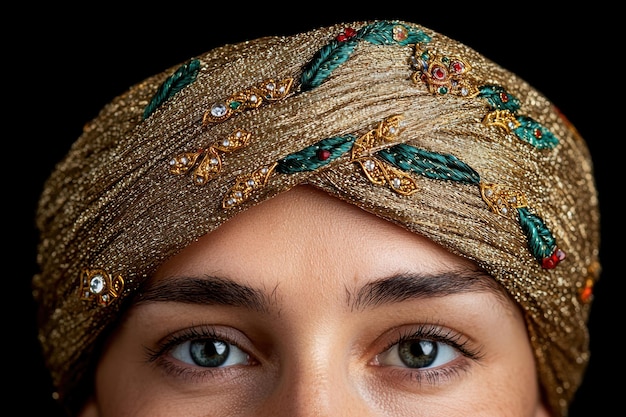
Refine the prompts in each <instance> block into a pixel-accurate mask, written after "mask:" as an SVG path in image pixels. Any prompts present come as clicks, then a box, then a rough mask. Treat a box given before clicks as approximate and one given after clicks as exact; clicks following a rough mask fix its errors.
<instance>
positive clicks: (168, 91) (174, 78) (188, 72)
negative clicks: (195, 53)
mask: <svg viewBox="0 0 626 417" xmlns="http://www.w3.org/2000/svg"><path fill="white" fill-rule="evenodd" d="M198 71H200V61H199V60H197V59H193V60H191V61H190V62H189V63H187V64H183V65H181V66H180V67H179V68H178V69H177V70H176V72H174V74H172V75H170V76H169V77H168V78H167V79H166V80H165V81H164V82H163V83H162V84H161V85H160V86H159V89H158V90H157V92H156V93H155V94H154V96H153V97H152V100H150V103H148V105H147V106H146V108H145V109H144V111H143V118H144V119H147V118H148V117H149V116H150V115H151V114H152V113H153V112H154V111H155V110H156V109H157V108H158V107H159V106H160V105H161V104H163V103H164V102H165V101H166V100H167V99H168V98H170V97H172V96H173V95H175V94H176V93H178V92H179V91H180V90H182V89H183V88H184V87H186V86H188V85H189V84H191V83H192V82H194V81H195V79H196V77H197V76H198Z"/></svg>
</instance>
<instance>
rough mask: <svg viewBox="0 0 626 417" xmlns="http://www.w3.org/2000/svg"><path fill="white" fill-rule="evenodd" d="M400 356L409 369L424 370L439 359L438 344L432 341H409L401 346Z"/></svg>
mask: <svg viewBox="0 0 626 417" xmlns="http://www.w3.org/2000/svg"><path fill="white" fill-rule="evenodd" d="M398 355H399V356H400V360H401V361H402V363H404V364H405V365H406V366H408V367H409V368H424V367H427V366H430V365H431V364H432V363H433V362H434V361H435V359H436V358H437V343H435V342H432V341H430V340H420V341H416V340H407V341H405V342H402V343H400V344H399V346H398Z"/></svg>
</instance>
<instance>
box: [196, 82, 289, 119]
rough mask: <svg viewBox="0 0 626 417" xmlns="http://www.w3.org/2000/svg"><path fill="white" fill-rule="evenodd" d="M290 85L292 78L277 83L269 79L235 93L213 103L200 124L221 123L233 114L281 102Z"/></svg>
mask: <svg viewBox="0 0 626 417" xmlns="http://www.w3.org/2000/svg"><path fill="white" fill-rule="evenodd" d="M292 85H293V78H285V79H283V80H279V81H275V80H273V79H269V80H265V81H263V82H262V83H260V84H258V85H256V86H254V87H251V88H248V89H246V90H243V91H240V92H237V93H235V94H233V95H232V96H230V97H229V98H228V99H226V100H225V101H223V102H222V101H220V102H216V103H213V104H212V105H211V108H210V109H209V110H207V111H206V112H205V113H204V116H203V117H202V124H203V125H207V124H211V123H221V122H223V121H225V120H228V119H229V118H230V117H231V116H232V115H233V114H235V113H241V112H243V111H245V110H250V109H256V108H258V107H259V106H261V105H262V104H264V103H269V102H272V101H277V100H282V99H283V98H285V97H287V95H288V94H289V92H290V90H291V86H292Z"/></svg>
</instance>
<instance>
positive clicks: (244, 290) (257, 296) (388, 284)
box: [136, 269, 506, 313]
mask: <svg viewBox="0 0 626 417" xmlns="http://www.w3.org/2000/svg"><path fill="white" fill-rule="evenodd" d="M467 292H492V293H495V294H501V295H502V297H503V298H506V295H504V292H503V290H502V288H501V287H500V286H499V284H498V283H497V282H496V281H495V280H494V279H493V278H492V277H491V276H489V275H488V274H487V273H486V272H484V271H482V270H470V269H468V270H454V271H447V272H443V273H434V274H433V273H428V274H422V273H420V274H417V273H412V272H411V273H401V274H395V275H392V276H389V277H385V278H382V279H379V280H376V281H373V282H370V283H367V284H365V285H364V286H363V287H360V288H358V289H357V290H356V291H351V290H350V289H348V288H346V293H347V304H348V305H349V307H350V308H351V309H352V310H363V309H366V308H374V307H377V306H381V305H384V304H392V303H399V302H403V301H408V300H417V299H423V298H432V297H444V296H447V295H452V294H459V293H467ZM150 302H178V303H186V304H204V305H223V306H231V307H242V308H247V309H250V310H255V311H259V312H264V313H267V312H269V311H270V310H271V307H272V306H273V305H275V304H276V288H274V290H273V291H271V292H266V291H264V290H261V289H257V288H253V287H250V286H247V285H243V284H239V283H237V282H235V281H233V280H232V279H229V278H224V277H217V276H212V275H206V276H202V277H195V276H191V277H190V276H179V277H167V278H163V279H160V280H158V281H152V282H149V283H148V284H147V285H146V286H145V287H144V288H143V289H142V290H141V291H140V292H139V294H138V296H137V299H136V304H137V305H139V304H144V303H150Z"/></svg>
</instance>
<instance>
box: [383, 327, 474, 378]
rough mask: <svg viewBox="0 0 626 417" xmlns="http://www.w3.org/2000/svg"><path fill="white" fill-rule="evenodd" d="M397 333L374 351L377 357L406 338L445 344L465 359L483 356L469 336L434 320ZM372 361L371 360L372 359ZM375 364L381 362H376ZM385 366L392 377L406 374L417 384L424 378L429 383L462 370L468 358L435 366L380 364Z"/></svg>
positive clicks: (457, 373)
mask: <svg viewBox="0 0 626 417" xmlns="http://www.w3.org/2000/svg"><path fill="white" fill-rule="evenodd" d="M397 332H398V335H397V336H396V337H394V339H393V341H392V342H390V343H388V344H387V345H386V347H385V348H384V349H383V351H382V353H379V354H378V355H376V359H375V360H374V361H377V359H378V358H379V357H380V356H381V355H382V354H383V353H385V352H387V351H389V350H390V349H391V348H393V347H394V346H396V345H399V344H401V343H403V342H409V341H417V340H419V341H430V342H435V343H442V344H444V345H447V346H449V347H451V348H453V349H455V350H456V351H458V352H459V353H460V355H461V356H462V357H464V358H466V359H469V360H472V361H479V360H480V359H481V358H482V353H481V352H480V349H478V348H470V347H469V346H468V345H469V344H470V339H469V338H468V337H466V336H464V335H462V334H460V333H457V332H455V331H453V330H451V329H448V328H446V327H443V326H439V325H436V324H422V325H418V326H417V328H415V327H413V328H409V329H403V330H398V331H397ZM373 364H374V363H373ZM375 366H381V365H376V364H375ZM382 366H383V367H385V368H389V370H388V372H389V373H390V374H391V375H392V376H393V377H398V376H401V377H406V378H408V379H409V380H410V382H411V383H413V384H415V383H417V384H418V385H420V384H422V383H424V382H426V383H427V384H429V385H437V384H441V383H444V382H446V381H449V380H451V379H452V378H453V377H455V376H458V375H459V373H460V372H461V371H464V370H466V369H467V368H468V363H467V361H465V362H461V363H456V364H451V363H446V364H445V365H444V366H441V367H435V368H432V369H430V368H427V369H424V368H409V367H406V368H403V367H396V366H389V365H382Z"/></svg>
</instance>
